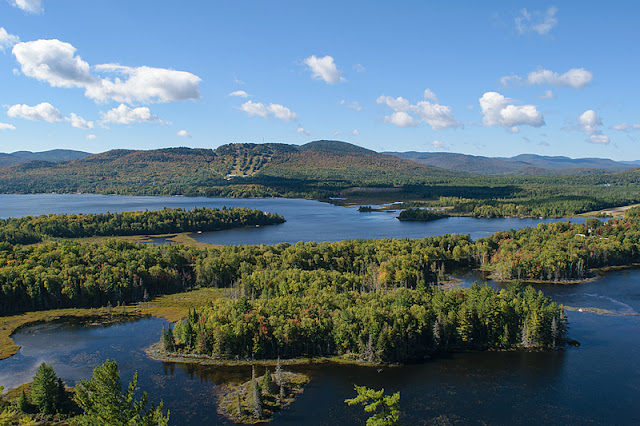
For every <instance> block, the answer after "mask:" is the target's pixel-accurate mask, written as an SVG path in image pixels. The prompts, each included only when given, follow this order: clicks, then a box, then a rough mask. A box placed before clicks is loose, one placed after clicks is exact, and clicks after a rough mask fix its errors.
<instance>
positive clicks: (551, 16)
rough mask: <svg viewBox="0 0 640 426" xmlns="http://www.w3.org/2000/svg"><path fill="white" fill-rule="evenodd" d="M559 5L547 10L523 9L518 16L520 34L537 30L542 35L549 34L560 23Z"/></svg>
mask: <svg viewBox="0 0 640 426" xmlns="http://www.w3.org/2000/svg"><path fill="white" fill-rule="evenodd" d="M556 13H558V8H557V7H553V6H552V7H550V8H548V9H547V10H546V11H532V12H529V11H528V10H527V9H522V10H521V11H520V15H519V16H518V17H516V19H515V23H516V29H517V30H518V32H519V33H520V34H525V33H528V32H535V33H538V34H540V35H546V34H549V32H550V31H551V30H552V29H553V28H554V27H555V26H556V25H558V18H556Z"/></svg>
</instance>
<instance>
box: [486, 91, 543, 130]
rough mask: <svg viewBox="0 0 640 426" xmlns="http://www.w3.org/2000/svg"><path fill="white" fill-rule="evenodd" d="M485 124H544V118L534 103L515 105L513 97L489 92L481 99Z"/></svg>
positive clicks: (511, 125) (537, 125)
mask: <svg viewBox="0 0 640 426" xmlns="http://www.w3.org/2000/svg"><path fill="white" fill-rule="evenodd" d="M479 101H480V107H481V108H482V114H483V118H482V123H483V124H484V125H485V126H501V127H514V126H523V125H527V126H533V127H540V126H543V125H544V124H545V123H544V118H543V117H542V114H541V113H540V112H539V111H538V110H537V108H536V107H535V106H534V105H521V106H516V105H513V104H512V103H511V102H513V99H509V98H505V97H504V96H502V95H501V94H500V93H497V92H487V93H485V94H484V95H482V97H481V98H480V99H479Z"/></svg>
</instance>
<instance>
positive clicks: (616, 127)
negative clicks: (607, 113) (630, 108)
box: [610, 123, 629, 132]
mask: <svg viewBox="0 0 640 426" xmlns="http://www.w3.org/2000/svg"><path fill="white" fill-rule="evenodd" d="M610 129H612V130H618V131H621V132H626V131H627V130H629V125H628V124H627V123H620V124H614V125H613V126H611V127H610Z"/></svg>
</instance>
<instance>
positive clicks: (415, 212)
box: [398, 209, 449, 222]
mask: <svg viewBox="0 0 640 426" xmlns="http://www.w3.org/2000/svg"><path fill="white" fill-rule="evenodd" d="M445 217H449V214H448V213H445V212H443V211H436V210H430V209H407V210H403V211H401V212H400V215H399V216H398V220H402V221H411V222H430V221H432V220H438V219H444V218H445Z"/></svg>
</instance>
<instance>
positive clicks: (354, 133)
mask: <svg viewBox="0 0 640 426" xmlns="http://www.w3.org/2000/svg"><path fill="white" fill-rule="evenodd" d="M351 134H352V135H353V136H360V132H359V131H358V129H353V131H352V132H351Z"/></svg>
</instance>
